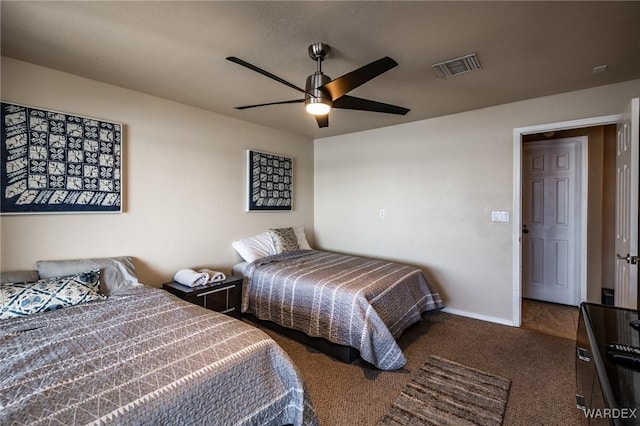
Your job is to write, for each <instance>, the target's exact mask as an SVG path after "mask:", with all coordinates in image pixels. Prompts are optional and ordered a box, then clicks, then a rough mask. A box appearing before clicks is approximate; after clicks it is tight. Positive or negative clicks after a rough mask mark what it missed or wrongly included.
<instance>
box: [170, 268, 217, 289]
mask: <svg viewBox="0 0 640 426" xmlns="http://www.w3.org/2000/svg"><path fill="white" fill-rule="evenodd" d="M173 280H174V281H175V282H178V283H180V284H182V285H186V286H189V287H197V286H199V285H204V284H206V283H208V282H209V274H207V273H206V272H198V271H194V270H193V269H180V270H179V271H178V272H176V274H175V275H174V276H173Z"/></svg>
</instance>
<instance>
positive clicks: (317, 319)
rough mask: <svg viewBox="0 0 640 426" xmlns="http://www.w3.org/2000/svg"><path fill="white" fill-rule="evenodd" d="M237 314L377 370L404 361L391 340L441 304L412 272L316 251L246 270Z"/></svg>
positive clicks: (407, 268) (389, 264) (262, 261)
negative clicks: (346, 352)
mask: <svg viewBox="0 0 640 426" xmlns="http://www.w3.org/2000/svg"><path fill="white" fill-rule="evenodd" d="M244 274H245V277H246V279H245V280H244V283H243V292H242V298H243V300H242V312H249V313H252V314H254V315H255V316H256V317H257V318H259V319H261V320H267V321H272V322H275V323H277V324H280V325H281V326H284V327H288V328H293V329H296V330H299V331H302V332H304V333H306V334H307V335H309V336H313V337H323V338H325V339H327V340H328V341H330V342H333V343H337V344H340V345H345V346H351V347H353V348H356V349H358V350H359V351H360V356H361V357H362V358H363V359H364V360H366V361H368V362H370V363H371V364H373V365H375V366H376V367H378V368H380V369H382V370H395V369H398V368H400V367H402V366H403V365H404V364H405V363H406V358H405V357H404V355H403V354H402V350H401V349H400V347H399V346H398V344H397V343H396V341H395V338H397V337H398V336H400V334H402V332H403V331H404V330H405V329H406V328H407V327H408V326H409V325H411V324H413V323H415V322H418V321H419V320H420V318H421V313H423V312H426V311H430V310H433V309H439V308H442V307H443V306H444V304H443V302H442V299H441V298H440V295H439V294H438V293H433V292H432V291H431V290H430V288H429V286H428V284H427V282H426V280H425V278H424V275H423V274H422V272H421V271H420V270H419V269H417V268H415V267H412V266H408V265H401V264H397V263H392V262H387V261H383V260H378V259H369V258H363V257H357V256H349V255H343V254H338V253H332V252H324V251H316V250H300V251H292V252H285V253H282V254H278V255H273V256H267V257H264V258H261V259H258V260H256V261H254V262H251V263H249V264H248V265H247V266H246V268H245V269H244Z"/></svg>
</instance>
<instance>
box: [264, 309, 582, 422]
mask: <svg viewBox="0 0 640 426" xmlns="http://www.w3.org/2000/svg"><path fill="white" fill-rule="evenodd" d="M261 328H262V327H261ZM263 329H264V328H263ZM264 330H265V331H266V332H267V333H268V334H269V335H270V336H271V337H272V338H274V339H275V340H276V341H277V342H278V343H279V344H280V345H281V346H282V347H283V348H284V350H285V351H286V352H287V353H288V354H289V356H290V357H291V359H292V360H293V362H294V363H295V364H296V365H297V367H298V369H299V370H300V373H301V375H302V377H303V379H304V381H305V382H306V384H307V387H308V389H309V393H310V394H311V399H312V401H313V404H314V406H315V409H316V413H317V414H318V418H319V420H320V424H321V426H343V425H344V426H347V425H349V426H351V425H363V426H364V425H375V424H376V423H377V422H378V421H379V420H380V418H381V417H382V416H383V415H384V413H385V412H386V411H387V409H388V408H389V407H390V406H391V404H392V403H393V402H394V401H395V399H396V398H397V396H398V395H399V394H400V392H401V391H402V389H403V388H404V386H405V385H406V384H407V383H408V382H409V381H410V380H411V378H412V376H413V375H414V373H415V372H416V371H417V369H418V368H419V367H420V366H421V365H422V364H424V362H425V360H426V359H427V357H428V356H429V355H436V356H439V357H443V358H447V359H449V360H451V361H454V362H457V363H460V364H463V365H466V366H469V367H472V368H476V369H479V370H482V371H486V372H488V373H493V374H497V375H500V376H502V377H504V378H506V379H508V380H511V389H510V392H509V398H508V401H507V409H506V413H505V421H504V424H505V425H534V424H535V425H563V426H570V425H579V424H580V422H581V417H580V416H581V414H580V413H581V412H580V411H579V410H578V409H576V406H575V391H576V386H575V357H574V353H575V342H574V341H573V340H570V339H563V338H560V337H554V336H549V335H545V334H541V333H538V332H535V331H530V330H524V329H521V328H515V327H508V326H503V325H499V324H493V323H489V322H485V321H479V320H474V319H470V318H465V317H461V316H457V315H451V314H446V313H442V312H437V313H433V314H426V315H425V316H423V319H422V321H421V322H420V323H418V324H415V325H413V326H412V327H410V328H409V329H407V330H406V331H405V332H404V334H403V335H402V336H401V337H400V338H399V339H398V343H399V345H400V347H401V348H402V350H403V352H404V354H405V356H406V357H407V360H408V361H407V364H406V365H405V366H404V367H403V368H402V369H400V370H396V371H380V370H377V369H375V368H373V367H371V366H370V365H368V364H367V363H364V362H361V361H355V362H353V363H352V364H344V363H341V362H339V361H336V360H335V359H333V358H331V357H329V356H327V355H325V354H323V353H320V352H318V351H316V350H314V349H311V348H309V347H307V346H304V345H302V344H300V343H298V342H296V341H294V340H292V339H289V338H287V337H284V336H282V335H280V334H278V333H275V332H273V331H271V330H268V329H264Z"/></svg>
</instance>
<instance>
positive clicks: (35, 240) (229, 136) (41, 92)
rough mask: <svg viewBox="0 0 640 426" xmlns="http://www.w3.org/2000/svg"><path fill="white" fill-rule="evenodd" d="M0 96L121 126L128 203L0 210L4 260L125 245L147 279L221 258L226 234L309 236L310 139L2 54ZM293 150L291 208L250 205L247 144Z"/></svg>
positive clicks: (105, 252) (81, 254)
mask: <svg viewBox="0 0 640 426" xmlns="http://www.w3.org/2000/svg"><path fill="white" fill-rule="evenodd" d="M1 88H2V100H3V101H7V102H15V103H22V104H27V105H33V106H38V107H42V108H47V109H52V110H58V111H63V112H69V113H73V114H78V115H84V116H89V117H96V118H103V119H106V120H109V121H116V122H121V123H123V124H124V134H125V136H124V154H123V158H124V185H123V187H124V190H125V193H124V213H122V214H73V215H20V216H7V215H4V216H2V217H0V230H1V235H0V238H1V243H2V244H1V251H0V255H1V259H0V268H1V269H2V270H14V269H31V268H33V267H34V264H35V262H36V261H37V260H40V259H70V258H86V257H96V256H118V255H130V256H133V257H134V259H135V264H136V267H137V268H138V272H139V275H140V278H141V280H142V281H143V282H145V283H148V284H152V285H156V286H157V285H159V284H161V283H162V282H164V281H166V280H168V279H169V278H171V277H172V276H173V273H175V271H176V270H178V269H180V268H185V267H197V266H206V267H212V268H222V269H223V270H227V271H228V270H229V268H230V267H231V266H232V265H233V264H234V263H236V262H237V261H239V260H240V259H239V257H238V256H237V255H236V253H235V252H234V251H233V249H232V248H231V242H232V241H233V240H234V239H238V238H241V237H245V236H250V235H253V234H255V233H258V232H262V231H264V230H266V229H268V228H270V227H279V226H292V225H295V226H304V227H305V228H307V231H308V232H307V233H308V237H309V238H310V239H311V240H312V237H313V144H312V141H311V140H309V139H305V138H302V137H300V136H294V135H291V134H287V133H283V132H279V131H276V130H273V129H269V128H265V127H261V126H257V125H253V124H250V123H247V122H243V121H239V120H235V119H231V118H228V117H225V116H221V115H218V114H214V113H211V112H207V111H204V110H200V109H196V108H192V107H189V106H186V105H182V104H179V103H175V102H170V101H167V100H163V99H160V98H156V97H153V96H148V95H145V94H142V93H138V92H134V91H131V90H126V89H122V88H119V87H115V86H110V85H107V84H103V83H99V82H96V81H92V80H88V79H84V78H81V77H77V76H73V75H70V74H65V73H61V72H58V71H54V70H52V69H47V68H43V67H39V66H35V65H32V64H28V63H25V62H21V61H16V60H13V59H10V58H7V57H2V86H1ZM247 148H253V149H258V150H262V151H267V152H274V153H279V154H284V155H288V156H291V157H293V158H294V167H295V172H294V211H293V212H292V213H246V212H244V208H245V199H244V194H245V150H246V149H247Z"/></svg>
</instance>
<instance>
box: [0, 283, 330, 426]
mask: <svg viewBox="0 0 640 426" xmlns="http://www.w3.org/2000/svg"><path fill="white" fill-rule="evenodd" d="M0 359H2V374H1V375H0V424H3V425H4V424H7V425H27V424H29V425H34V424H66V425H73V424H119V425H140V424H234V425H245V424H247V425H248V424H251V425H256V424H260V425H262V424H278V425H282V424H288V423H291V424H294V425H300V424H310V425H313V424H317V419H316V417H315V414H314V412H313V408H312V405H311V403H310V401H309V400H308V396H307V393H306V391H305V388H304V385H303V383H302V382H301V380H300V378H299V376H298V374H297V371H296V369H295V367H294V365H293V364H292V362H291V360H290V359H289V358H288V356H287V355H286V353H284V351H283V350H282V349H281V348H280V347H279V346H278V345H277V344H276V343H275V341H273V340H272V339H270V338H269V337H268V336H267V335H266V334H265V333H263V332H262V331H260V330H258V329H256V328H255V327H252V326H250V325H248V324H245V323H242V322H240V321H238V320H236V319H233V318H231V317H228V316H226V315H223V314H219V313H216V312H212V311H209V310H206V309H203V308H201V307H198V306H195V305H193V304H190V303H187V302H184V301H181V300H179V299H178V298H176V297H174V296H173V295H170V294H169V293H167V292H165V291H163V290H159V289H152V288H146V287H145V288H140V289H136V290H135V291H132V293H131V294H129V295H121V296H111V297H109V298H108V299H107V300H106V301H103V302H94V303H89V304H85V305H79V306H75V307H70V308H65V309H61V310H57V311H52V312H45V313H41V314H36V315H33V316H30V317H22V318H13V319H8V320H2V321H0Z"/></svg>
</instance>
